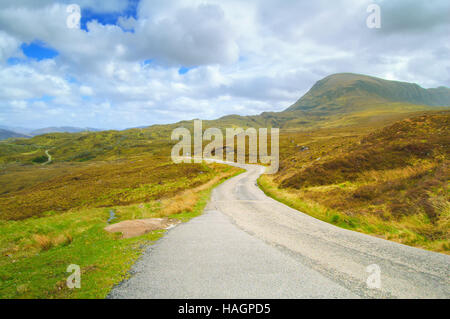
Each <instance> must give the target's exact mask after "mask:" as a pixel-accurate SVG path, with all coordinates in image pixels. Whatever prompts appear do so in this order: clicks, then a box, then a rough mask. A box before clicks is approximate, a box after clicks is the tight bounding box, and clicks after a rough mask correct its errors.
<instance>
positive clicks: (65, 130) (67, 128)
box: [30, 126, 100, 136]
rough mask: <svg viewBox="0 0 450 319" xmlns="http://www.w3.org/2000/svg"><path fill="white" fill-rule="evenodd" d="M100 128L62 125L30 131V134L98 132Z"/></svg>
mask: <svg viewBox="0 0 450 319" xmlns="http://www.w3.org/2000/svg"><path fill="white" fill-rule="evenodd" d="M98 131H100V130H99V129H95V128H90V127H85V128H80V127H72V126H60V127H45V128H41V129H37V130H33V131H31V132H30V135H33V136H37V135H42V134H48V133H80V132H98Z"/></svg>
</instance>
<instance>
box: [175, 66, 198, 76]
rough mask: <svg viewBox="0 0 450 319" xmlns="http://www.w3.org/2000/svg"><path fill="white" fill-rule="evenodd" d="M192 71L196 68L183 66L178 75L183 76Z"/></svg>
mask: <svg viewBox="0 0 450 319" xmlns="http://www.w3.org/2000/svg"><path fill="white" fill-rule="evenodd" d="M192 69H195V67H192V68H187V67H185V66H182V67H181V68H179V69H178V74H181V75H183V74H186V73H188V72H189V71H190V70H192Z"/></svg>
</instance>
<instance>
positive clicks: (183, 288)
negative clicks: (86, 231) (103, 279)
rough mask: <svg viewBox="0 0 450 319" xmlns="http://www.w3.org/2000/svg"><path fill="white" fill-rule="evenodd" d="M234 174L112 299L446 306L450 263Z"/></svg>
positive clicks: (257, 169) (252, 175) (250, 176)
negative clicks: (291, 202)
mask: <svg viewBox="0 0 450 319" xmlns="http://www.w3.org/2000/svg"><path fill="white" fill-rule="evenodd" d="M235 165H236V166H240V167H243V168H245V169H247V172H245V173H243V174H241V175H239V176H236V177H234V178H232V179H230V180H228V181H226V182H225V183H223V184H221V185H220V186H218V187H217V188H216V189H214V190H213V193H212V198H211V201H210V203H209V204H208V206H207V207H206V209H205V213H204V214H203V215H202V216H199V217H197V218H194V219H193V220H191V221H189V222H187V223H184V224H181V225H179V226H177V227H176V228H173V229H171V230H170V231H169V232H168V233H167V235H166V236H164V237H163V238H162V239H160V240H159V241H158V242H157V243H156V244H155V245H153V246H151V247H150V248H149V249H148V250H147V251H146V252H145V253H144V254H143V256H142V257H141V258H140V259H139V260H138V261H137V262H136V264H135V265H134V266H133V268H132V271H131V277H130V279H129V280H127V281H124V282H122V283H121V284H120V285H118V286H116V287H115V288H114V289H113V290H112V291H111V293H110V295H109V298H450V281H449V278H450V276H449V275H450V256H447V255H444V254H439V253H433V252H429V251H425V250H421V249H417V248H412V247H409V246H405V245H401V244H397V243H394V242H390V241H386V240H383V239H379V238H376V237H372V236H368V235H364V234H361V233H357V232H353V231H349V230H345V229H342V228H338V227H336V226H333V225H331V224H328V223H325V222H322V221H319V220H317V219H315V218H312V217H310V216H308V215H306V214H303V213H301V212H299V211H297V210H294V209H292V208H289V207H287V206H285V205H283V204H281V203H279V202H277V201H275V200H273V199H271V198H269V197H267V196H266V195H265V194H264V193H263V192H262V191H261V190H260V189H259V188H258V187H257V184H256V180H257V178H258V177H259V176H260V174H261V173H262V172H263V171H264V168H263V167H261V166H257V165H238V164H235ZM374 264H375V265H376V266H371V267H373V268H369V269H367V267H368V266H369V265H374ZM374 269H375V270H374ZM376 269H379V271H380V272H379V276H377V273H376ZM367 270H370V272H368V271H367ZM369 276H370V280H369V285H368V283H367V281H368V278H369ZM377 279H379V281H377ZM377 283H379V284H380V288H379V289H378V288H374V286H377Z"/></svg>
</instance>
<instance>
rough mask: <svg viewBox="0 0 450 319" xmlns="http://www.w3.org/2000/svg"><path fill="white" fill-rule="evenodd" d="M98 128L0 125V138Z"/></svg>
mask: <svg viewBox="0 0 450 319" xmlns="http://www.w3.org/2000/svg"><path fill="white" fill-rule="evenodd" d="M98 131H101V130H99V129H95V128H90V127H85V128H81V127H72V126H59V127H45V128H41V129H36V130H35V129H27V128H23V127H9V126H4V125H2V126H0V140H5V139H8V138H12V137H14V138H27V137H28V138H29V137H33V136H38V135H42V134H48V133H79V132H98Z"/></svg>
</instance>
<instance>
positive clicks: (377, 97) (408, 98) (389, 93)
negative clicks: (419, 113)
mask: <svg viewBox="0 0 450 319" xmlns="http://www.w3.org/2000/svg"><path fill="white" fill-rule="evenodd" d="M383 103H407V104H413V105H426V106H450V89H449V88H446V87H439V88H435V89H424V88H422V87H420V86H419V85H417V84H415V83H407V82H399V81H389V80H384V79H380V78H376V77H372V76H367V75H360V74H352V73H339V74H333V75H330V76H327V77H326V78H324V79H322V80H320V81H318V82H317V83H316V84H314V86H313V87H312V88H311V89H310V90H309V91H308V92H307V93H306V94H305V95H304V96H303V97H301V98H300V99H299V100H298V101H297V102H295V103H294V104H293V105H292V106H290V107H289V108H288V109H287V110H286V111H287V112H289V111H297V110H301V111H314V112H318V111H319V112H324V113H338V112H339V113H349V112H354V111H360V110H362V109H367V108H368V106H373V105H374V104H383Z"/></svg>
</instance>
